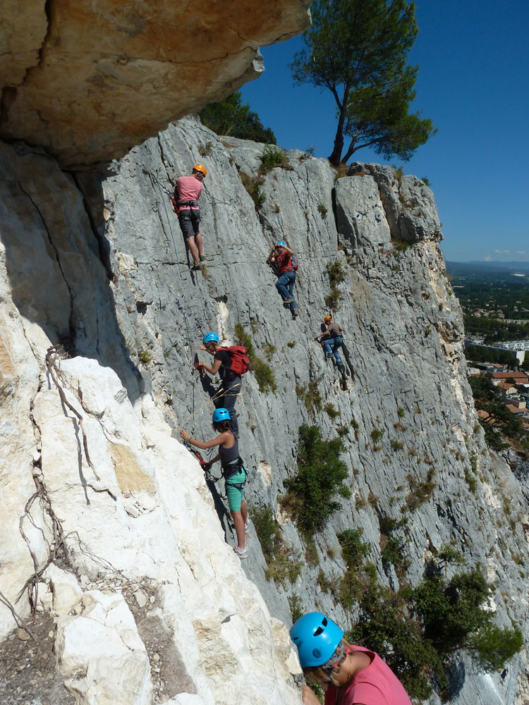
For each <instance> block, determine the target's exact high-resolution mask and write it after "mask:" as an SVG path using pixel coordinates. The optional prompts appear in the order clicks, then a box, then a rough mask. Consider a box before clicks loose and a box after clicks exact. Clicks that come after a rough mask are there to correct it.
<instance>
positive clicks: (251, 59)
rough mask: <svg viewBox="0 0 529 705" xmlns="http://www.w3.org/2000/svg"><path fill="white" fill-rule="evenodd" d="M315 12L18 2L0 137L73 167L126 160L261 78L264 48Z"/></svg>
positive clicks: (4, 66)
mask: <svg viewBox="0 0 529 705" xmlns="http://www.w3.org/2000/svg"><path fill="white" fill-rule="evenodd" d="M307 6H308V0H277V2H274V3H263V2H259V1H258V0H239V1H238V2H226V1H225V0H207V1H206V0H198V2H193V3H191V2H173V3H167V2H161V0H151V1H150V2H148V3H145V2H143V0H129V1H128V2H126V3H123V2H122V1H121V0H97V1H96V2H92V0H68V1H66V2H64V1H61V0H48V1H47V2H44V0H40V1H38V2H37V1H36V0H31V1H30V2H23V3H21V2H17V1H16V0H8V1H7V2H4V3H3V5H2V30H0V39H1V40H2V47H1V50H0V90H2V89H3V90H2V98H1V109H2V110H1V112H2V115H1V122H0V136H1V137H3V138H19V139H24V140H27V141H28V142H30V143H31V144H38V145H42V146H44V147H46V148H47V149H48V150H49V151H50V152H52V153H53V154H55V155H56V156H58V157H59V159H60V160H61V162H62V163H63V164H68V165H72V164H88V163H94V162H98V161H106V160H108V159H111V158H114V157H119V156H122V155H123V154H125V153H126V152H127V151H128V150H129V149H130V147H131V146H132V145H134V144H138V143H139V142H142V141H143V140H145V139H146V138H147V137H150V136H152V135H155V134H156V133H157V132H158V131H159V130H161V129H165V127H166V126H167V124H168V123H169V122H171V121H173V120H177V119H178V118H181V117H182V116H184V115H187V114H189V113H193V112H198V111H199V110H200V109H201V108H202V107H203V106H204V105H205V104H206V103H209V102H212V101H214V100H219V99H221V98H224V97H226V95H229V94H230V93H232V92H233V91H234V90H236V89H237V88H239V87H240V86H241V85H242V84H243V83H246V82H247V81H249V80H252V79H254V78H256V77H257V76H259V75H260V73H261V72H262V71H263V66H262V57H261V56H260V54H259V51H258V48H259V46H264V45H268V44H273V43H274V42H277V41H283V40H285V39H288V38H290V37H291V36H293V35H295V34H298V33H299V32H301V31H303V30H304V29H305V28H306V27H307V26H308V22H309V18H308V12H307Z"/></svg>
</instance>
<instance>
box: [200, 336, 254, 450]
mask: <svg viewBox="0 0 529 705" xmlns="http://www.w3.org/2000/svg"><path fill="white" fill-rule="evenodd" d="M202 342H203V345H199V347H198V349H199V350H205V351H206V352H208V353H209V354H210V355H212V356H213V364H212V365H207V364H206V363H205V362H196V363H195V367H196V368H197V370H200V371H202V370H205V371H206V372H207V373H208V374H210V375H211V376H215V375H217V374H218V375H219V377H220V379H221V386H220V387H219V388H218V389H213V388H212V385H211V382H210V381H209V379H208V380H203V384H204V387H205V388H206V390H207V391H208V393H209V394H210V395H211V396H212V397H214V404H215V406H216V407H217V408H224V409H228V411H229V412H230V419H231V429H232V431H233V433H234V434H235V435H236V436H237V438H238V437H239V424H238V422H237V412H236V411H235V402H236V401H237V397H238V396H239V394H240V392H241V384H242V375H243V374H244V373H245V372H247V371H248V367H249V365H250V360H249V359H248V358H247V357H246V348H245V347H244V346H242V345H232V346H231V347H229V348H223V347H221V346H220V344H219V336H218V335H217V334H216V333H207V334H206V335H205V336H204V337H203V339H202Z"/></svg>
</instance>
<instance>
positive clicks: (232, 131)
mask: <svg viewBox="0 0 529 705" xmlns="http://www.w3.org/2000/svg"><path fill="white" fill-rule="evenodd" d="M199 116H200V119H201V120H202V124H203V125H205V126H206V127H209V129H210V130H213V132H216V133H217V135H231V136H232V137H239V138H240V139H243V140H253V141H254V142H264V143H265V144H275V143H276V138H275V135H274V133H273V132H272V130H271V129H270V128H269V127H264V126H263V123H262V122H261V120H260V119H259V116H258V115H257V113H254V112H253V111H252V110H251V109H250V106H249V105H248V103H246V104H243V102H242V96H241V92H240V91H235V93H233V94H232V95H230V96H229V97H228V98H226V99H225V100H221V101H219V102H218V103H209V105H206V107H205V108H202V110H201V111H200V113H199Z"/></svg>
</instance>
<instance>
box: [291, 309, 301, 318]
mask: <svg viewBox="0 0 529 705" xmlns="http://www.w3.org/2000/svg"><path fill="white" fill-rule="evenodd" d="M292 316H293V317H294V318H297V317H298V316H299V311H298V310H297V309H294V310H293V311H292Z"/></svg>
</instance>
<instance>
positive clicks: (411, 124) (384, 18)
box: [290, 0, 437, 165]
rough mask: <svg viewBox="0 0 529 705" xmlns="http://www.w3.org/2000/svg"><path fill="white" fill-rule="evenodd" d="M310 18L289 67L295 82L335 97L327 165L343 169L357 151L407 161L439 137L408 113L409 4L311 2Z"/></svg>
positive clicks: (412, 69)
mask: <svg viewBox="0 0 529 705" xmlns="http://www.w3.org/2000/svg"><path fill="white" fill-rule="evenodd" d="M311 13H312V27H311V28H310V29H309V30H308V31H307V32H306V33H305V35H304V42H305V48H304V49H302V50H301V51H300V52H298V53H297V54H296V55H295V57H294V61H293V62H292V64H291V66H290V68H291V70H292V75H293V77H294V82H295V83H297V84H301V83H312V84H314V85H315V86H318V87H321V88H326V89H328V90H329V91H331V93H332V94H333V96H334V100H335V101H336V105H337V107H338V110H337V117H338V126H337V129H336V137H335V139H334V149H333V151H332V154H331V155H330V157H329V161H330V162H331V164H334V165H338V164H340V163H341V164H346V163H347V161H348V160H349V159H350V158H351V156H352V155H353V154H354V153H355V152H357V151H358V150H359V149H362V148H363V147H372V148H373V149H374V150H375V152H377V153H378V154H382V155H383V156H384V157H386V158H389V157H391V156H393V155H396V156H398V157H400V159H402V160H404V161H407V160H408V159H410V157H411V155H412V154H413V152H414V151H415V150H416V149H417V148H418V147H419V146H420V145H422V144H424V143H425V142H426V141H427V140H428V139H429V138H430V137H431V136H432V135H433V134H435V132H436V131H437V130H436V129H435V128H434V126H433V123H432V121H431V120H427V119H421V117H420V113H410V112H409V107H410V103H411V102H412V101H413V100H414V98H415V90H414V86H415V81H416V80H417V72H418V67H417V66H408V65H407V64H406V60H407V56H408V53H409V51H410V49H411V47H412V46H413V43H414V42H415V39H416V37H417V34H418V31H419V30H418V26H417V21H416V18H415V5H414V3H413V2H411V3H410V2H408V0H389V1H388V0H315V2H313V4H312V5H311ZM346 139H347V140H350V142H349V145H348V146H347V149H346V151H345V153H344V154H343V151H344V147H345V142H346ZM342 154H343V156H342Z"/></svg>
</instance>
